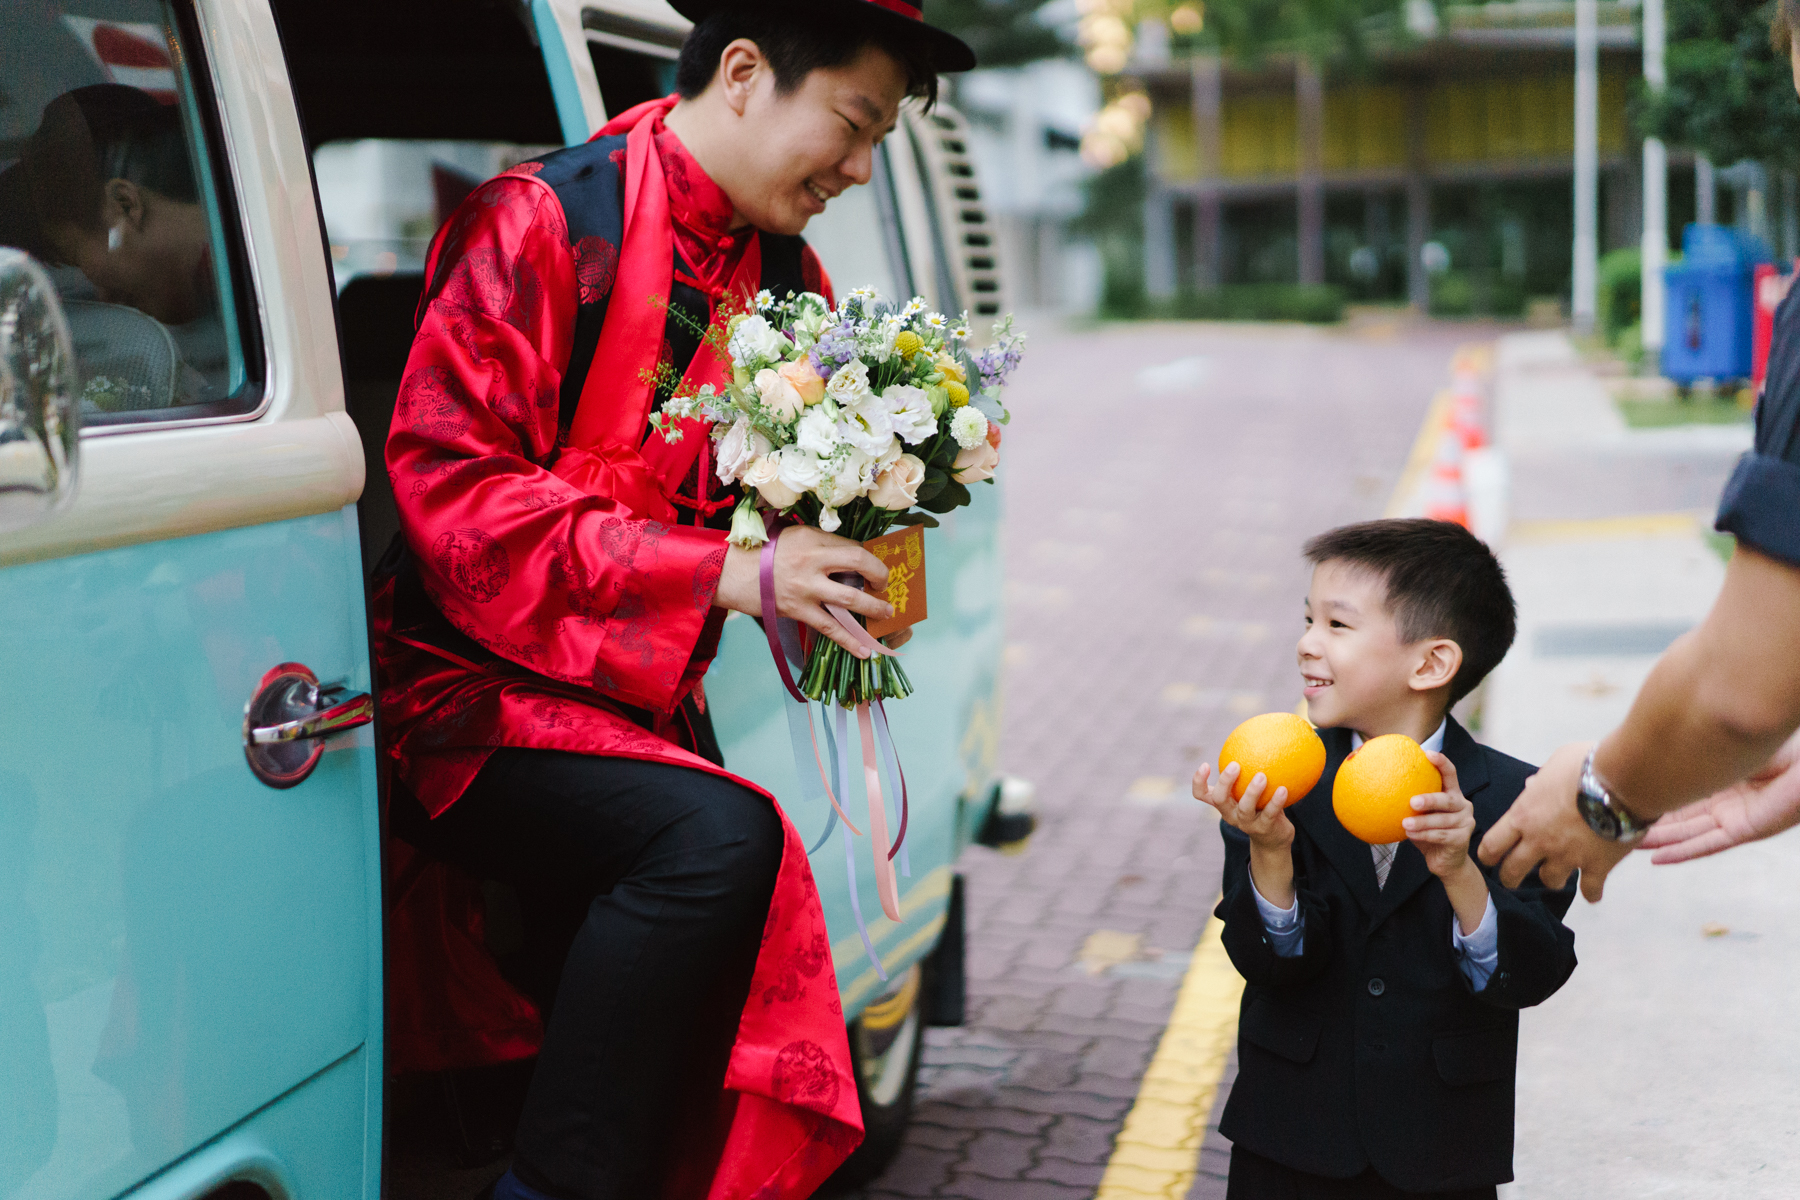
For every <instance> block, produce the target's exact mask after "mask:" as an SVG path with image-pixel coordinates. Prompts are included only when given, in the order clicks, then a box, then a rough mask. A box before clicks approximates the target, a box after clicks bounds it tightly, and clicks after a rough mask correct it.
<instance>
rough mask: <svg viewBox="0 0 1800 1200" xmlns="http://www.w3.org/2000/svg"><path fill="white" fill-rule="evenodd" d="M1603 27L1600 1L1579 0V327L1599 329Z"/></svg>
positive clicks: (1574, 311)
mask: <svg viewBox="0 0 1800 1200" xmlns="http://www.w3.org/2000/svg"><path fill="white" fill-rule="evenodd" d="M1599 43H1600V28H1599V13H1598V7H1597V3H1596V0H1575V288H1574V296H1573V297H1572V298H1571V299H1572V304H1571V306H1570V307H1571V310H1572V315H1573V317H1574V318H1575V328H1576V329H1578V330H1580V331H1581V332H1583V333H1586V332H1589V331H1591V330H1592V329H1593V328H1594V315H1595V311H1596V309H1597V307H1598V305H1597V300H1598V291H1599V269H1600V264H1599V236H1598V235H1599V213H1598V209H1599V198H1600V145H1599V141H1600V46H1599Z"/></svg>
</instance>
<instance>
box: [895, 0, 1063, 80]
mask: <svg viewBox="0 0 1800 1200" xmlns="http://www.w3.org/2000/svg"><path fill="white" fill-rule="evenodd" d="M1044 4H1045V0H925V19H926V20H927V21H929V22H931V23H932V24H933V25H936V26H938V27H939V28H940V29H947V30H949V31H950V32H951V33H954V34H955V35H956V36H957V37H959V38H961V39H962V40H963V41H965V42H967V43H969V48H970V49H971V50H973V51H975V60H976V61H977V62H979V63H980V64H981V65H982V66H984V67H1016V66H1018V65H1019V64H1021V63H1028V62H1032V61H1034V60H1036V59H1040V58H1060V57H1062V56H1063V55H1065V54H1067V53H1069V50H1070V47H1069V45H1068V43H1066V42H1064V41H1063V40H1062V38H1061V37H1060V36H1058V35H1057V33H1056V31H1055V30H1053V29H1051V28H1050V27H1049V26H1048V25H1045V24H1044V23H1043V22H1041V21H1039V20H1038V19H1037V13H1038V10H1039V9H1041V8H1042V7H1044Z"/></svg>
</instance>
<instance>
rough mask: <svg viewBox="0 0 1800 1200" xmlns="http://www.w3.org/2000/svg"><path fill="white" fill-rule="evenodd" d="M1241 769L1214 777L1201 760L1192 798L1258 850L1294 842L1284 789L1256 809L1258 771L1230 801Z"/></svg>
mask: <svg viewBox="0 0 1800 1200" xmlns="http://www.w3.org/2000/svg"><path fill="white" fill-rule="evenodd" d="M1241 769H1242V768H1240V767H1239V766H1238V765H1237V764H1236V763H1229V764H1227V765H1226V767H1225V769H1224V770H1223V771H1221V772H1219V775H1218V777H1217V778H1214V777H1213V773H1212V764H1211V763H1201V764H1200V769H1199V770H1198V771H1195V772H1194V799H1196V800H1204V801H1205V802H1206V803H1208V804H1210V805H1212V806H1213V807H1214V808H1216V809H1218V811H1219V820H1221V821H1223V822H1225V823H1226V824H1227V825H1229V826H1231V827H1232V828H1233V829H1236V830H1238V831H1239V832H1241V833H1242V834H1243V835H1244V836H1245V837H1247V838H1249V839H1250V844H1251V845H1252V846H1254V847H1256V848H1257V849H1259V850H1264V851H1270V850H1286V849H1287V848H1288V847H1289V846H1291V845H1293V843H1294V823H1293V822H1292V821H1290V820H1288V817H1287V813H1285V812H1283V811H1282V810H1283V809H1285V808H1286V807H1287V801H1288V794H1287V789H1286V788H1284V787H1278V788H1276V789H1275V795H1274V796H1273V797H1271V798H1270V800H1269V802H1268V803H1267V804H1265V805H1263V808H1262V811H1261V812H1258V811H1257V809H1256V802H1257V801H1258V800H1260V799H1262V794H1263V791H1264V789H1266V788H1267V787H1268V786H1269V781H1268V779H1267V778H1266V777H1265V776H1264V775H1263V774H1262V772H1260V771H1258V772H1257V773H1256V778H1254V779H1252V780H1251V781H1250V786H1249V787H1247V788H1245V789H1244V798H1243V799H1242V800H1233V799H1232V798H1231V789H1232V786H1233V785H1234V784H1236V783H1237V778H1238V773H1239V771H1240V770H1241ZM1465 840H1466V839H1465Z"/></svg>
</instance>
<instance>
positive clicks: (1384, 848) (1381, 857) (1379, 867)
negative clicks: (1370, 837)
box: [1369, 842, 1400, 888]
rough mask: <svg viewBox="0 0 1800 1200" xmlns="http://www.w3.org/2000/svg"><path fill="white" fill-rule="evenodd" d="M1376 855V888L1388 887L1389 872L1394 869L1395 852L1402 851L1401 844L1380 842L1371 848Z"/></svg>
mask: <svg viewBox="0 0 1800 1200" xmlns="http://www.w3.org/2000/svg"><path fill="white" fill-rule="evenodd" d="M1369 849H1370V851H1371V852H1373V853H1374V855H1375V886H1376V887H1377V888H1385V887H1387V881H1388V872H1389V871H1392V870H1393V869H1394V852H1395V851H1396V850H1398V849H1400V843H1399V842H1379V843H1377V844H1375V845H1373V846H1370V847H1369Z"/></svg>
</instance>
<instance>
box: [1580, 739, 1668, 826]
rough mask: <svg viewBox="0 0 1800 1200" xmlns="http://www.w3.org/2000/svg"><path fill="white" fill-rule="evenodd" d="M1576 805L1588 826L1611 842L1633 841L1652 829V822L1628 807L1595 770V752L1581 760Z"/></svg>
mask: <svg viewBox="0 0 1800 1200" xmlns="http://www.w3.org/2000/svg"><path fill="white" fill-rule="evenodd" d="M1575 807H1576V808H1577V809H1578V810H1580V812H1581V819H1582V820H1584V821H1586V822H1587V824H1588V828H1589V829H1591V830H1593V831H1594V832H1595V833H1597V834H1599V835H1600V836H1601V837H1603V838H1605V839H1606V840H1607V841H1609V842H1620V843H1625V844H1629V843H1631V842H1635V841H1637V840H1638V839H1639V838H1641V837H1643V836H1644V835H1645V834H1646V833H1649V832H1650V825H1651V822H1648V821H1640V820H1638V819H1637V818H1636V817H1634V816H1632V815H1631V814H1630V813H1628V812H1626V811H1625V806H1624V805H1622V804H1620V803H1619V800H1618V797H1616V796H1614V795H1613V794H1612V792H1611V791H1609V790H1608V789H1607V786H1606V785H1605V784H1604V783H1602V782H1600V777H1599V776H1598V775H1596V774H1594V752H1593V751H1592V750H1589V751H1588V756H1587V760H1586V761H1585V762H1583V763H1582V764H1581V783H1580V785H1579V787H1578V788H1577V789H1576V792H1575Z"/></svg>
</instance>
